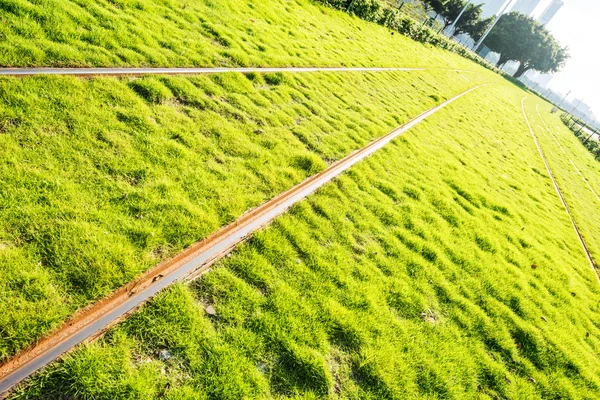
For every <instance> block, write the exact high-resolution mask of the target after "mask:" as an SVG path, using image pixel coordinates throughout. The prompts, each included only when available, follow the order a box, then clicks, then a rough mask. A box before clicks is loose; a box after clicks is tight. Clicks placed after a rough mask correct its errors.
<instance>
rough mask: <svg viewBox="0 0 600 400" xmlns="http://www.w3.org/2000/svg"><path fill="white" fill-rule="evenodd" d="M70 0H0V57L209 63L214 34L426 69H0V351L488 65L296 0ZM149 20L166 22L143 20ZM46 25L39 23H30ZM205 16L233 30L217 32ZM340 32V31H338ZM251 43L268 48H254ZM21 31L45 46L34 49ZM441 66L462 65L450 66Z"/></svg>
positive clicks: (271, 53)
mask: <svg viewBox="0 0 600 400" xmlns="http://www.w3.org/2000/svg"><path fill="white" fill-rule="evenodd" d="M80 3H81V4H80V5H79V6H76V5H74V3H72V2H67V1H64V0H62V1H45V2H35V3H33V2H31V3H30V2H27V1H21V0H16V1H8V2H2V4H1V5H0V13H2V16H1V17H0V20H2V21H3V24H0V30H3V31H2V32H1V33H0V35H2V38H5V39H6V40H3V41H2V42H0V46H3V45H4V46H6V47H4V48H3V49H2V51H0V57H8V58H11V57H12V59H13V61H10V62H8V61H7V62H3V63H4V64H5V65H63V64H64V63H63V64H61V62H59V61H58V60H59V59H60V60H63V61H64V60H69V61H68V62H67V63H66V64H64V65H67V64H68V65H79V64H82V63H83V64H86V65H113V64H119V65H141V64H154V65H160V66H165V65H221V64H223V60H227V59H228V58H227V57H228V56H226V55H223V54H222V53H223V52H225V48H228V49H229V50H231V51H233V50H232V49H237V50H235V51H237V52H238V53H240V54H249V55H252V57H251V58H252V64H258V65H314V64H317V65H342V64H344V63H346V64H349V65H368V66H383V65H424V66H428V67H432V68H435V69H438V70H436V71H431V72H427V73H420V72H416V73H410V76H409V75H406V74H386V75H361V74H353V75H344V74H315V75H301V76H300V75H298V76H295V77H291V76H283V75H269V76H267V77H266V80H264V79H263V78H261V77H259V76H256V75H250V76H248V78H243V77H242V76H241V75H229V76H218V77H217V76H214V77H196V78H168V79H167V78H157V77H148V78H144V79H139V80H129V79H113V78H102V79H92V80H79V79H73V78H61V77H46V78H35V79H24V80H20V79H6V78H4V79H1V80H0V154H2V156H3V157H2V159H3V162H2V164H0V169H1V171H2V175H1V176H2V178H1V179H2V189H3V190H2V191H0V265H1V266H2V268H3V274H2V277H1V278H0V288H1V292H0V293H1V294H0V306H1V307H2V309H3V310H5V312H4V313H2V315H1V316H0V331H1V332H2V335H1V336H0V360H2V359H5V358H6V357H8V356H10V355H11V354H14V352H15V351H17V350H18V349H20V348H22V347H23V346H25V345H27V344H28V343H31V341H32V340H34V339H35V338H38V337H39V336H40V335H42V334H44V333H46V332H48V330H49V329H51V328H52V327H53V326H56V325H57V324H58V323H60V322H61V321H63V320H64V318H65V317H66V316H68V315H70V314H71V313H72V312H73V311H74V310H75V309H77V308H79V307H81V306H82V305H84V304H87V303H88V302H89V301H92V300H94V299H97V298H99V297H100V296H102V295H104V294H106V293H108V292H109V291H110V290H112V289H114V288H115V287H117V286H119V285H120V284H122V283H124V282H126V281H128V280H130V279H131V278H132V277H134V276H135V275H136V274H138V273H139V272H140V271H143V270H145V269H147V268H148V267H149V266H152V265H154V264H156V263H157V262H158V261H160V260H161V259H163V258H165V257H167V256H168V255H170V254H173V253H174V252H176V251H178V250H180V249H181V248H182V247H183V246H185V245H187V244H189V243H191V242H193V241H195V240H198V239H200V238H202V237H204V236H206V234H208V233H209V232H211V231H213V230H214V229H216V228H217V227H219V226H221V225H222V224H224V223H227V222H229V221H231V220H233V219H234V218H235V217H236V216H238V215H240V214H241V213H242V212H243V211H245V210H246V209H248V208H249V207H252V206H255V205H257V204H259V203H260V202H262V201H264V200H265V199H267V198H269V197H271V196H272V195H274V194H275V193H278V192H279V191H281V190H283V189H285V188H288V187H290V186H291V185H293V184H294V183H297V182H299V181H300V180H301V179H303V178H305V177H306V176H308V175H310V174H312V173H314V172H315V171H318V170H319V169H321V168H323V167H324V166H325V165H326V163H328V162H330V161H332V160H335V159H338V158H340V157H342V156H343V155H346V154H347V153H348V152H350V151H351V150H354V149H356V148H358V147H360V146H362V145H364V144H365V143H366V142H367V141H368V140H371V139H373V138H375V137H377V136H380V135H382V134H384V133H386V132H387V131H388V130H389V129H390V128H391V127H393V126H396V125H398V124H400V123H402V122H404V121H406V120H407V119H408V118H409V117H410V116H414V115H416V114H418V113H419V112H421V111H423V110H424V109H426V108H428V107H431V106H433V105H435V104H438V103H439V102H441V101H442V100H443V99H445V98H447V97H449V96H450V95H452V94H455V93H457V92H459V91H461V90H464V89H465V88H467V87H470V86H472V85H474V84H476V83H478V82H482V81H484V80H489V79H492V80H493V79H497V78H494V75H493V74H491V73H490V72H488V71H486V70H485V69H483V68H482V67H480V66H477V65H474V64H472V63H470V62H468V61H466V60H464V59H462V58H461V57H459V56H457V55H455V54H449V53H445V52H442V51H440V50H439V49H436V48H431V47H426V46H423V45H421V44H419V43H415V42H413V41H411V40H409V39H407V38H405V37H401V36H400V35H395V36H392V35H389V32H388V31H386V30H385V29H383V28H381V27H379V26H376V25H373V24H368V23H366V22H364V21H361V20H358V19H356V18H351V17H349V16H347V15H346V14H344V13H341V12H336V11H333V10H330V9H326V8H321V7H317V6H314V5H312V4H311V3H310V2H309V1H299V2H282V1H275V0H273V1H270V2H257V4H254V5H249V3H246V2H243V1H238V0H235V1H234V0H230V1H227V2H226V1H219V2H205V1H198V2H193V3H188V4H187V5H186V4H180V3H175V2H159V1H155V2H154V1H144V2H139V4H143V7H142V8H144V10H140V9H139V7H137V6H136V5H135V4H137V3H135V4H133V3H128V4H125V3H123V2H122V3H117V2H93V3H90V2H80ZM131 7H133V8H131ZM83 9H88V11H82V10H83ZM92 9H93V11H89V10H92ZM104 9H107V10H108V11H106V10H105V11H102V10H104ZM169 10H171V11H169ZM173 10H174V11H173ZM177 13H183V14H185V15H186V18H189V19H190V21H188V22H186V23H184V22H182V21H183V20H182V19H178V17H176V15H179V14H177ZM67 14H68V15H71V14H72V15H75V16H76V18H79V19H78V21H79V22H80V23H79V24H73V23H72V22H70V21H72V20H71V19H69V18H71V17H65V16H66V15H67ZM92 14H93V15H92ZM125 15H128V17H127V18H125V17H124V16H125ZM61 18H67V20H62V19H61ZM74 18H75V17H74ZM182 18H183V17H182ZM197 18H203V19H205V20H206V21H211V22H210V23H208V22H206V23H205V24H202V23H200V22H198V21H196V19H197ZM250 19H253V20H254V22H252V21H250ZM111 21H112V22H111ZM236 21H237V22H236ZM293 21H295V23H292V22H293ZM298 21H300V22H301V23H298ZM161 24H166V25H165V26H168V28H166V27H165V28H164V29H162V28H161V29H158V28H157V27H158V26H162V25H161ZM209 25H210V27H209ZM15 26H20V28H18V29H17V28H14V27H15ZM40 26H41V27H40ZM44 26H45V27H46V28H43V27H44ZM283 26H285V27H286V29H282V28H281V27H283ZM324 26H326V27H328V30H327V31H324V30H323V27H324ZM35 27H37V28H35ZM44 29H46V31H47V32H50V33H49V35H50V36H52V35H54V36H53V39H52V38H50V39H48V38H46V39H44V38H42V36H45V34H43V32H42V31H44ZM69 29H83V30H90V31H93V32H101V34H100V33H98V35H99V36H102V37H103V38H104V39H106V38H107V37H109V36H110V37H112V38H113V39H111V40H110V41H112V42H113V44H114V43H117V44H118V46H128V44H130V41H132V40H133V41H140V42H139V43H138V45H140V43H142V42H143V43H145V44H144V46H145V47H144V49H145V50H144V53H145V54H146V56H148V57H149V58H145V57H146V56H144V57H141V58H135V57H134V58H132V59H130V60H129V61H126V60H124V59H120V58H119V56H118V54H122V53H123V52H125V53H126V54H130V55H131V54H132V52H131V51H125V50H123V48H124V47H118V46H117V45H115V46H116V47H110V46H109V47H106V49H105V50H102V49H100V48H99V47H95V46H94V45H92V44H91V43H90V42H89V41H86V40H82V37H84V36H85V35H83V36H82V35H79V34H74V33H72V32H71V33H69V32H68V30H69ZM122 29H126V30H130V29H133V30H143V31H144V32H145V34H142V33H141V32H137V33H136V34H129V33H127V34H125V33H122ZM249 29H250V30H252V32H250V31H249ZM165 30H169V32H170V34H169V35H165V34H164V32H163V31H165ZM9 31H10V32H12V33H10V32H9ZM175 31H176V32H175ZM35 32H37V33H35ZM60 32H62V33H61V34H60V35H59V33H60ZM215 32H220V33H218V35H221V36H222V37H229V38H230V39H231V43H230V44H229V45H227V46H224V43H223V40H215V35H217V33H215ZM290 32H292V33H290ZM38 34H39V35H41V36H36V35H38ZM61 35H62V36H61ZM111 35H112V36H111ZM120 35H125V36H123V37H121V36H120ZM148 35H150V36H152V35H155V36H156V37H157V38H163V39H164V38H165V37H167V36H168V37H170V38H172V40H173V41H175V42H177V40H176V38H185V40H183V39H182V40H181V41H179V42H177V43H179V44H178V46H180V47H178V48H179V49H181V48H184V47H185V48H186V49H188V53H187V54H188V56H190V57H192V56H193V59H192V58H186V57H187V56H186V57H183V58H182V57H179V56H178V57H176V56H175V55H176V53H177V52H174V51H173V50H169V49H166V48H164V46H163V47H161V45H160V44H159V43H158V42H157V41H156V40H153V39H150V38H149V37H148ZM290 35H295V37H294V38H293V39H290ZM340 35H346V36H345V37H347V38H349V39H348V40H342V41H340V40H338V39H339V37H341V36H340ZM58 36H61V37H62V39H64V40H63V42H61V43H62V44H57V43H58V42H57V41H58ZM232 38H238V39H239V40H240V43H237V42H236V40H237V39H235V40H234V39H232ZM51 39H52V40H54V42H53V41H52V40H51ZM62 39H61V40H62ZM107 40H108V39H107ZM244 40H245V41H244ZM19 43H20V44H19ZM53 43H54V44H53ZM106 43H108V42H107V41H101V43H100V44H104V45H106ZM261 43H262V44H261ZM316 43H318V44H319V46H317V45H316ZM356 43H360V47H357V45H356ZM242 44H243V46H242ZM262 45H265V46H267V47H265V48H263V50H258V47H260V46H262ZM70 46H71V47H70ZM73 46H75V47H73ZM173 46H175V45H173ZM173 46H171V47H173ZM381 46H386V49H387V51H386V52H385V53H384V52H381V51H380V50H381ZM26 47H27V48H30V49H36V50H35V51H39V52H43V53H44V55H43V56H42V57H41V58H40V59H39V60H38V61H35V62H32V61H31V59H30V58H28V56H27V55H26V54H25V53H23V51H24V50H23V49H24V48H26ZM50 48H55V50H52V51H50V50H48V49H50ZM75 48H76V50H73V49H75ZM251 48H253V49H254V50H252V49H251ZM261 48H262V47H261ZM69 49H70V50H69ZM119 49H121V50H122V51H121V50H119ZM46 50H48V51H46ZM229 50H228V51H229ZM150 53H152V54H155V56H152V57H150V56H149V54H150ZM159 53H160V54H162V56H158V55H156V54H159ZM57 57H58V58H57ZM106 57H108V58H106ZM194 57H195V58H194ZM150 58H152V60H154V61H152V62H150V61H149V60H150ZM28 60H29V61H28ZM228 60H229V61H227V62H226V63H228V65H234V64H236V62H233V61H231V60H230V59H228ZM242 64H244V63H242ZM441 68H469V69H472V70H473V71H475V72H473V73H469V74H465V75H463V76H459V75H457V74H456V73H450V72H444V71H441V70H439V69H441ZM265 166H273V167H275V166H276V167H277V168H273V167H270V168H268V169H267V170H265V168H266V167H265Z"/></svg>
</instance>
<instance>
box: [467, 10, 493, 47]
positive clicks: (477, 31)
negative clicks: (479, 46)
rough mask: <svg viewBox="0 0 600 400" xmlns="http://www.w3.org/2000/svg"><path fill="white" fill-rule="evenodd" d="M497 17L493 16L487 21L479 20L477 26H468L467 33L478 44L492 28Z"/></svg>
mask: <svg viewBox="0 0 600 400" xmlns="http://www.w3.org/2000/svg"><path fill="white" fill-rule="evenodd" d="M495 18H496V17H495V16H491V17H489V18H486V19H479V20H478V21H477V22H476V23H475V24H473V25H470V26H467V27H466V28H467V29H465V33H468V34H469V36H471V39H473V40H474V41H475V42H478V41H479V39H481V36H483V34H484V32H485V31H486V30H487V29H488V28H489V27H490V25H491V24H492V23H493V22H494V19H495Z"/></svg>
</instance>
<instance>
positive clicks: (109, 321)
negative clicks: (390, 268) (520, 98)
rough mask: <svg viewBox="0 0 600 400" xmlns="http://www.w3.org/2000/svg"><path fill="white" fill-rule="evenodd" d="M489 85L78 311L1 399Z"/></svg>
mask: <svg viewBox="0 0 600 400" xmlns="http://www.w3.org/2000/svg"><path fill="white" fill-rule="evenodd" d="M486 85H488V84H485V85H479V86H476V87H473V88H471V89H469V90H467V91H464V92H462V93H460V94H458V95H456V96H454V97H452V98H451V99H449V100H447V101H445V102H444V103H442V104H440V105H438V106H436V107H434V108H432V109H430V110H428V111H425V112H424V113H422V114H420V115H419V116H417V117H416V118H414V119H412V120H411V121H409V122H408V123H406V124H404V125H402V126H400V127H398V128H396V129H394V130H393V131H392V132H390V133H388V134H387V135H385V136H383V137H381V138H379V139H377V140H375V141H373V142H371V143H370V144H369V145H367V146H366V147H364V148H362V149H360V150H357V151H355V152H353V153H352V154H350V155H348V156H346V157H345V158H343V159H341V160H339V161H337V162H335V163H334V164H332V165H330V166H329V167H328V168H327V169H325V170H324V171H322V172H321V173H319V174H317V175H314V176H312V177H310V178H308V179H306V180H305V181H303V182H301V183H300V184H298V185H296V186H294V187H293V188H291V189H289V190H287V191H285V192H283V193H281V194H279V195H277V196H276V197H275V198H273V199H271V200H270V201H268V202H266V203H264V204H262V205H261V206H259V207H257V208H255V209H253V210H251V211H249V212H248V213H246V214H244V215H242V216H241V217H240V218H238V219H237V220H236V221H235V222H233V223H232V224H230V225H228V226H225V227H224V228H222V229H220V230H219V231H217V232H215V233H214V234H212V235H210V236H209V237H208V238H206V239H204V240H202V241H200V242H198V243H196V244H194V245H192V246H191V247H189V248H187V249H186V250H184V251H183V252H181V253H180V254H178V255H177V256H175V257H173V258H171V259H168V260H166V261H164V262H162V263H160V264H159V265H157V266H156V267H154V268H153V269H151V270H149V271H147V272H145V273H144V274H142V275H141V276H140V277H139V278H138V279H136V280H135V281H133V282H131V283H129V284H126V285H124V286H122V287H121V288H119V289H118V290H116V291H115V292H113V294H112V295H110V296H109V297H107V298H106V299H104V300H101V301H99V302H97V303H95V304H93V305H91V306H90V307H88V308H86V309H83V310H81V311H79V312H78V313H76V314H75V315H74V316H73V317H72V318H70V319H69V320H67V321H66V322H65V323H64V324H63V325H62V326H61V327H59V328H58V329H57V330H56V331H54V332H53V333H51V334H50V335H49V336H47V337H45V338H43V339H41V340H40V341H39V342H38V343H36V344H34V345H33V346H32V347H30V348H28V349H26V350H24V351H22V352H21V353H19V354H17V355H16V356H15V357H14V358H12V359H11V360H9V361H8V362H6V363H5V364H4V365H2V366H0V398H2V397H3V396H6V395H7V394H8V392H9V391H10V389H11V388H12V387H13V386H14V385H16V384H17V383H19V382H20V381H22V380H23V379H25V378H27V377H28V376H29V375H31V374H32V373H34V372H35V371H37V370H39V369H40V368H42V367H44V366H45V365H47V364H49V363H50V362H52V361H54V360H55V359H57V358H59V357H60V356H61V355H62V354H64V353H66V352H67V351H69V350H71V349H72V348H73V347H75V346H77V345H79V344H81V343H84V342H87V341H90V340H92V339H94V338H97V337H98V336H100V335H101V334H103V333H104V332H105V331H106V330H107V329H108V328H109V327H111V326H112V325H114V324H115V323H117V322H118V321H120V320H122V319H123V318H125V317H126V316H127V315H129V314H130V313H132V312H133V311H135V310H136V309H137V308H138V307H139V306H140V305H142V304H143V303H144V302H146V301H148V300H149V299H151V298H152V297H153V296H154V295H156V294H157V293H158V292H159V291H161V290H162V289H164V288H166V287H168V286H170V285H172V284H174V283H175V282H178V281H185V280H187V279H191V278H193V277H196V276H198V275H200V274H202V273H203V272H206V271H207V270H208V269H209V267H210V266H211V265H212V264H213V263H214V262H215V261H217V260H218V259H220V258H221V257H223V256H224V255H226V254H227V253H229V252H230V251H231V250H232V249H233V248H234V247H235V246H236V245H238V244H239V243H241V242H243V241H244V240H245V239H246V238H247V237H248V236H249V235H251V234H252V233H253V232H255V231H256V230H258V229H260V228H261V227H263V226H265V225H266V224H268V223H269V222H271V221H272V220H273V219H274V218H276V217H277V216H278V215H280V214H282V213H283V212H285V211H286V210H287V209H288V208H289V207H291V206H292V205H293V204H294V203H296V202H298V201H300V200H302V199H304V198H305V197H306V196H308V195H309V194H311V193H313V192H314V191H316V190H317V189H319V188H320V187H321V186H323V185H324V184H325V183H327V182H329V181H330V180H332V179H333V178H335V177H336V176H338V175H339V174H341V173H342V172H343V171H345V170H347V169H348V168H350V167H351V166H353V165H354V164H356V163H357V162H359V161H361V160H362V159H364V158H365V157H368V156H369V155H371V154H373V153H374V152H376V151H377V150H379V149H381V148H382V147H383V146H385V145H386V144H388V143H389V142H390V141H392V140H393V139H395V138H397V137H398V136H400V135H401V134H403V133H404V132H406V131H407V130H409V129H411V128H412V127H414V126H415V125H417V124H418V123H420V122H421V121H423V120H424V119H426V118H427V117H429V116H431V115H433V114H434V113H436V112H437V111H439V110H441V109H442V108H444V107H446V106H447V105H449V104H450V103H452V102H454V101H456V100H458V99H459V98H461V97H462V96H465V95H466V94H468V93H470V92H472V91H473V90H476V89H478V88H480V87H482V86H486Z"/></svg>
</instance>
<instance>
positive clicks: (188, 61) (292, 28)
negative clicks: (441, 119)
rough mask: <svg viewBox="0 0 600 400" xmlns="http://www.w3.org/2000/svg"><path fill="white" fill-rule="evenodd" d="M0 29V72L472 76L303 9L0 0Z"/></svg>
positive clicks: (297, 4) (280, 1) (434, 52)
mask: <svg viewBox="0 0 600 400" xmlns="http://www.w3.org/2000/svg"><path fill="white" fill-rule="evenodd" d="M0 21H1V23H0V65H1V66H155V67H168V66H179V67H181V66H343V65H346V66H381V67H382V66H406V67H409V66H424V67H433V68H440V67H442V68H443V67H446V68H470V69H474V68H476V67H475V66H474V64H472V63H470V62H468V61H467V60H465V59H464V58H462V57H460V56H458V55H455V54H452V55H451V54H450V53H449V52H446V51H442V50H440V49H436V48H433V47H432V46H425V45H422V44H419V43H416V42H414V41H412V40H411V39H408V38H407V37H404V36H402V35H400V34H395V35H393V34H392V33H391V31H390V30H388V29H386V28H383V27H379V26H376V25H373V24H370V23H367V22H365V21H362V20H360V19H358V18H356V17H351V16H349V15H346V14H345V13H343V12H340V11H335V10H333V9H331V8H328V7H325V6H320V5H315V4H314V3H312V2H311V1H309V0H291V1H288V0H268V1H265V0H260V1H259V0H250V1H245V0H194V1H189V0H185V1H174V0H99V1H86V0H44V1H29V0H3V1H2V2H1V3H0ZM381 49H386V50H385V51H382V50H381Z"/></svg>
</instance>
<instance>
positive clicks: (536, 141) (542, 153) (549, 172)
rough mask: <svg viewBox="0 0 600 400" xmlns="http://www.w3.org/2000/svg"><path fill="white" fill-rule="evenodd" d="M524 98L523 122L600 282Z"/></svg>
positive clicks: (522, 101)
mask: <svg viewBox="0 0 600 400" xmlns="http://www.w3.org/2000/svg"><path fill="white" fill-rule="evenodd" d="M526 98H527V97H523V99H522V100H521V109H522V110H523V116H524V117H525V122H527V127H528V128H529V133H530V134H531V137H532V138H533V141H534V142H535V146H536V147H537V150H538V153H539V155H540V157H541V158H542V161H543V162H544V165H545V166H546V171H547V172H548V175H549V176H550V179H551V180H552V185H553V186H554V191H555V192H556V194H557V195H558V198H559V199H560V202H561V203H562V205H563V208H564V209H565V211H566V212H567V214H568V215H569V218H570V219H571V224H572V225H573V229H574V230H575V234H577V238H578V239H579V243H581V247H583V251H584V253H585V256H586V258H587V260H588V262H589V263H590V267H591V268H592V271H594V275H595V276H596V279H598V282H599V283H600V276H599V275H598V270H597V267H596V263H595V261H594V258H593V257H592V254H591V253H590V250H589V248H588V246H587V244H586V243H585V239H584V238H583V236H582V235H581V231H580V230H579V227H578V226H577V222H576V221H575V218H574V217H573V214H572V213H571V209H570V208H569V206H568V205H567V202H566V201H565V198H564V196H563V194H562V191H561V190H560V187H559V186H558V183H557V182H556V179H555V178H554V174H553V173H552V170H551V169H550V164H548V160H546V156H545V155H544V152H543V150H542V147H541V146H540V143H539V142H538V139H537V137H536V136H535V133H534V131H533V128H532V127H531V123H530V122H529V118H528V117H527V112H526V111H525V99H526ZM544 124H545V123H544Z"/></svg>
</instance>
